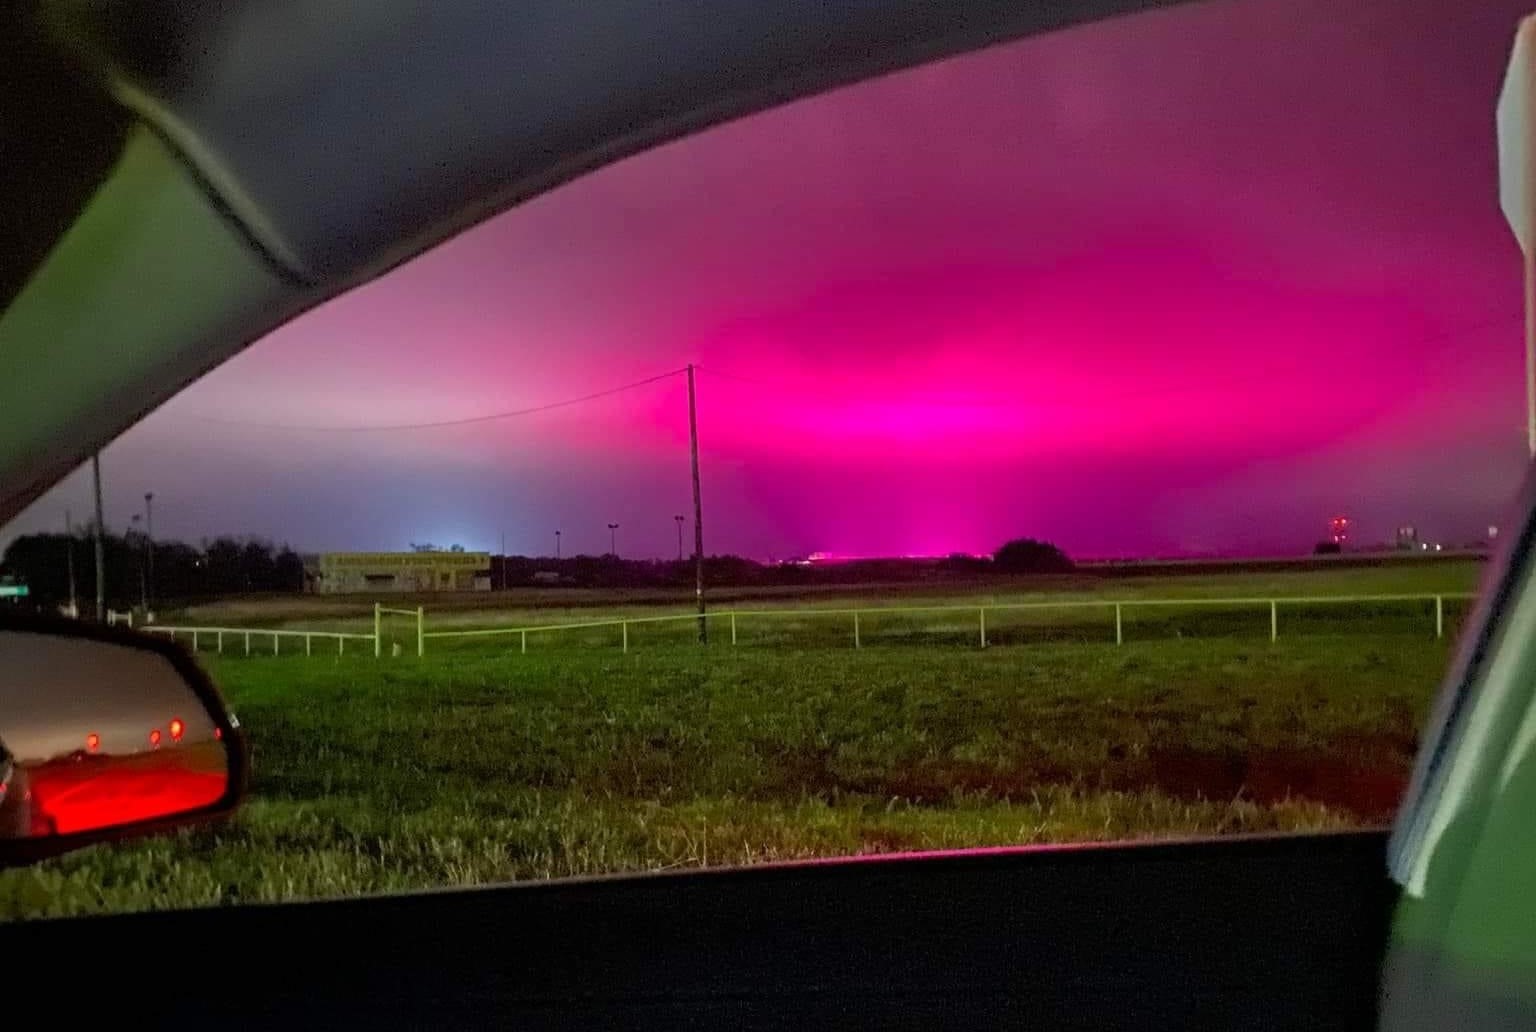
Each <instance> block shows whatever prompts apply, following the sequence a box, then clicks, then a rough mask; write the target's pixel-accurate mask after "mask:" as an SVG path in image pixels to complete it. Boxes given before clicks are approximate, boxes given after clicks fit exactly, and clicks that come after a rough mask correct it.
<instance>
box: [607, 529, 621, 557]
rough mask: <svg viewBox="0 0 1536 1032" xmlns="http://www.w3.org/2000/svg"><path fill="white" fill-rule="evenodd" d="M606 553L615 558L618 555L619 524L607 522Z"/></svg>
mask: <svg viewBox="0 0 1536 1032" xmlns="http://www.w3.org/2000/svg"><path fill="white" fill-rule="evenodd" d="M608 554H609V555H611V556H613V557H614V558H615V559H617V558H618V557H619V525H618V524H617V523H610V524H608Z"/></svg>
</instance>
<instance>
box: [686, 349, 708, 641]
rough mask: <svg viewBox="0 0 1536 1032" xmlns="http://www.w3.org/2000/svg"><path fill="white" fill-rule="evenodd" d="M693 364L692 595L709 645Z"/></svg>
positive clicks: (690, 393)
mask: <svg viewBox="0 0 1536 1032" xmlns="http://www.w3.org/2000/svg"><path fill="white" fill-rule="evenodd" d="M693 379H694V378H693V363H692V362H690V363H688V450H689V451H690V452H691V453H692V457H693V594H694V597H695V598H697V599H698V603H699V644H700V645H708V644H709V621H708V620H707V619H706V618H705V615H704V502H703V500H702V499H701V498H700V497H699V406H698V391H697V389H696V388H695V387H694V383H693Z"/></svg>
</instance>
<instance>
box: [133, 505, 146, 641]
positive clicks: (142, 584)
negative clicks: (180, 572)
mask: <svg viewBox="0 0 1536 1032" xmlns="http://www.w3.org/2000/svg"><path fill="white" fill-rule="evenodd" d="M142 518H143V517H141V516H140V515H139V514H138V513H134V514H133V521H132V522H133V525H134V526H135V527H137V526H138V525H139V520H140V519H142ZM139 608H140V609H141V610H142V611H143V613H144V617H145V622H148V618H149V581H148V580H147V579H145V577H144V552H143V550H142V549H141V550H140V551H139Z"/></svg>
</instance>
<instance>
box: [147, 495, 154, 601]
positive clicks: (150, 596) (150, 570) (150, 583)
mask: <svg viewBox="0 0 1536 1032" xmlns="http://www.w3.org/2000/svg"><path fill="white" fill-rule="evenodd" d="M144 555H145V556H146V557H147V558H146V560H145V574H144V585H145V587H144V619H145V620H148V619H149V607H150V604H151V603H152V602H154V600H155V492H153V491H145V492H144Z"/></svg>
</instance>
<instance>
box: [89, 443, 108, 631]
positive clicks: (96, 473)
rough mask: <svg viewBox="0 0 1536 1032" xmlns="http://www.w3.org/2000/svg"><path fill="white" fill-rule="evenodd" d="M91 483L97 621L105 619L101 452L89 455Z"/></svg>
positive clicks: (104, 546) (105, 589) (105, 558)
mask: <svg viewBox="0 0 1536 1032" xmlns="http://www.w3.org/2000/svg"><path fill="white" fill-rule="evenodd" d="M91 484H92V486H93V487H94V489H95V494H96V526H95V528H94V530H93V532H92V533H93V535H94V537H95V540H96V620H97V622H98V623H106V621H107V549H106V545H105V544H103V543H102V540H101V535H102V534H103V533H105V531H104V530H103V529H102V515H101V452H96V453H95V454H93V455H92V456H91Z"/></svg>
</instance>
